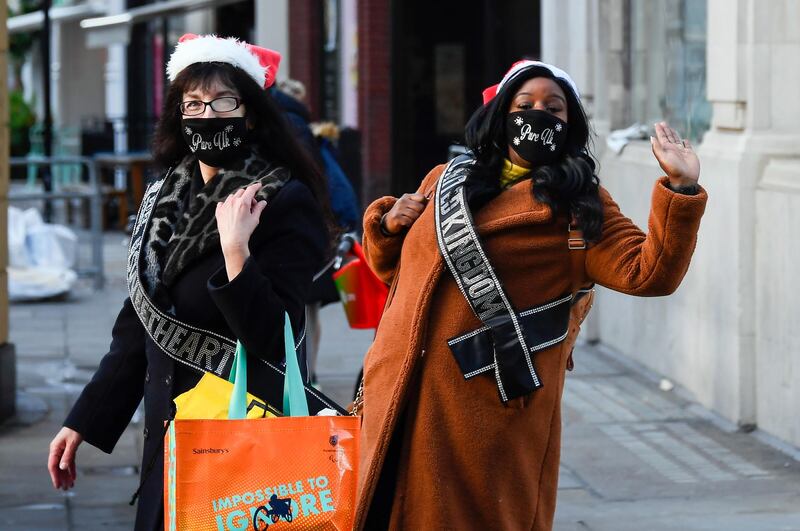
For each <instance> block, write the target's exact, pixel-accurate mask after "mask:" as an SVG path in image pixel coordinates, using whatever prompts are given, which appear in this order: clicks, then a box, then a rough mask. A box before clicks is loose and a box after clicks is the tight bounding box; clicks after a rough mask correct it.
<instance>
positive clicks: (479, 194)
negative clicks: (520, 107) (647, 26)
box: [465, 66, 603, 242]
mask: <svg viewBox="0 0 800 531" xmlns="http://www.w3.org/2000/svg"><path fill="white" fill-rule="evenodd" d="M534 77H547V78H550V79H552V80H553V81H555V82H556V83H557V84H558V85H559V86H560V87H561V89H562V90H563V91H564V94H565V96H566V99H567V116H568V122H569V128H568V130H567V143H566V147H565V150H564V155H563V157H562V158H561V160H560V161H558V162H557V163H553V164H550V165H546V166H539V167H537V168H535V169H534V170H533V173H532V175H531V178H532V180H533V183H534V186H533V195H534V197H535V198H536V199H537V200H538V201H540V202H542V203H545V204H547V205H548V206H550V208H552V209H553V213H554V214H555V215H556V216H567V217H570V218H571V217H574V218H575V220H576V222H577V224H578V226H579V227H580V228H581V230H582V231H583V236H584V238H585V239H586V240H587V241H589V242H596V241H598V240H599V239H600V236H601V232H602V228H603V205H602V202H601V200H600V195H599V192H600V180H599V179H598V177H597V175H596V174H595V168H596V165H595V159H594V157H593V155H592V153H591V151H590V143H591V130H590V126H589V120H588V118H587V117H586V112H585V111H584V109H583V106H582V105H581V102H580V100H578V96H577V95H576V94H575V92H574V91H573V90H572V88H571V87H570V86H569V84H568V83H567V82H566V81H564V80H562V79H559V78H556V77H555V76H554V75H553V74H552V72H550V70H549V69H547V68H544V67H539V66H535V67H531V68H528V69H526V70H524V71H522V72H520V73H519V74H517V75H516V76H515V77H514V78H513V79H511V80H510V81H509V82H507V83H506V84H505V85H504V86H503V88H502V90H500V91H499V92H498V93H497V96H495V97H494V98H493V99H492V100H491V101H490V102H489V103H487V104H486V105H484V106H482V107H481V108H479V109H478V110H477V111H475V113H474V114H473V115H472V117H471V118H470V119H469V122H467V126H466V130H465V140H466V144H467V147H469V148H470V149H471V150H472V152H473V154H474V156H475V158H476V161H475V164H474V165H473V166H472V167H471V169H470V173H469V175H468V176H467V180H466V183H465V187H466V193H467V201H468V202H469V205H470V209H471V210H472V211H473V212H477V211H478V210H479V209H480V208H481V207H483V206H484V205H485V204H486V203H488V202H489V201H490V200H491V199H493V198H494V197H496V196H497V195H498V194H499V193H500V192H501V191H502V190H501V188H500V181H499V178H498V177H499V176H500V174H501V172H502V169H503V160H504V159H505V158H507V157H508V141H507V140H506V116H507V115H508V110H509V108H510V106H511V101H512V100H513V98H514V95H515V94H516V93H517V91H518V90H519V89H520V87H521V86H522V85H523V84H524V83H525V82H526V81H528V80H529V79H531V78H534Z"/></svg>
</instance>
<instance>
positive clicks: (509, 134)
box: [506, 109, 568, 166]
mask: <svg viewBox="0 0 800 531" xmlns="http://www.w3.org/2000/svg"><path fill="white" fill-rule="evenodd" d="M567 129H568V126H567V122H564V121H563V120H560V119H558V118H556V117H555V116H553V115H552V114H550V113H549V112H546V111H540V110H537V109H528V110H525V111H518V112H512V113H509V115H508V117H507V118H506V138H508V144H509V145H510V146H511V148H512V149H513V150H514V151H516V152H517V154H518V155H519V156H520V157H522V158H523V159H525V160H526V161H528V162H530V163H531V164H533V165H535V166H546V165H547V164H552V163H554V162H556V161H557V160H559V159H560V158H561V156H562V154H563V152H564V146H565V145H566V143H567Z"/></svg>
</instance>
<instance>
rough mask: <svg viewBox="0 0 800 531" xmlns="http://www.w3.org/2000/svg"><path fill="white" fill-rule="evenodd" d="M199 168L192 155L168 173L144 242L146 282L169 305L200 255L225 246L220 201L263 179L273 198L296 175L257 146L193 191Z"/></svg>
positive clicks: (266, 195)
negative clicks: (171, 289)
mask: <svg viewBox="0 0 800 531" xmlns="http://www.w3.org/2000/svg"><path fill="white" fill-rule="evenodd" d="M195 171H199V169H197V162H196V159H195V157H194V155H188V156H187V157H185V158H184V159H183V160H182V161H181V162H180V163H179V164H178V165H177V166H176V167H175V168H174V170H173V171H172V172H171V173H168V174H167V176H166V177H165V179H166V180H165V182H164V184H163V186H162V189H161V193H160V194H159V198H158V200H157V202H156V204H155V205H154V207H153V213H152V216H151V221H150V225H149V227H148V228H147V229H146V234H145V238H146V240H145V242H144V243H143V246H144V249H145V251H144V264H143V265H144V267H143V268H142V281H143V285H144V288H145V289H146V290H147V292H148V294H149V295H150V297H151V298H152V299H153V301H154V302H155V303H156V304H158V305H159V306H161V307H163V308H165V309H167V310H169V309H171V304H170V303H169V297H167V293H166V288H169V287H170V286H172V285H173V283H174V282H175V280H176V279H177V277H178V276H179V275H180V274H181V272H183V271H184V270H185V269H186V267H187V266H188V265H189V264H191V263H192V262H193V261H195V260H196V259H197V258H199V257H201V256H203V255H205V254H206V253H208V252H210V251H213V250H219V232H218V231H217V221H216V218H215V212H216V205H217V203H218V202H220V201H224V200H225V198H226V197H228V195H230V194H231V193H233V192H235V191H236V190H238V189H239V188H244V187H245V186H248V185H250V184H252V183H254V182H260V183H261V184H262V185H263V188H262V189H261V191H259V192H258V194H256V199H257V200H262V199H263V200H266V201H269V200H270V199H271V198H272V197H274V196H275V194H276V193H277V192H278V191H279V190H280V189H281V188H282V187H283V185H284V184H286V182H287V181H288V180H289V178H290V175H289V171H288V170H287V169H286V168H283V167H281V166H277V165H275V164H270V163H268V162H266V161H264V159H262V158H261V157H260V156H259V155H258V154H257V153H256V152H255V150H251V151H250V154H249V156H248V157H247V158H245V159H243V160H241V161H240V162H238V163H237V164H236V165H234V166H231V167H230V168H225V169H220V171H219V173H218V174H217V175H216V176H215V177H214V178H213V179H212V180H211V181H209V182H208V183H206V184H205V186H203V187H202V189H201V190H200V191H199V193H197V195H195V196H194V197H190V194H191V190H192V179H193V174H194V172H195Z"/></svg>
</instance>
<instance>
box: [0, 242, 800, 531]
mask: <svg viewBox="0 0 800 531" xmlns="http://www.w3.org/2000/svg"><path fill="white" fill-rule="evenodd" d="M105 258H106V272H107V275H108V279H107V282H106V287H105V289H103V290H102V291H95V290H94V289H93V288H92V286H91V282H90V281H89V280H82V281H80V282H79V284H78V285H77V286H76V288H75V290H74V291H73V293H71V294H70V296H68V297H66V298H64V299H62V300H57V301H47V302H39V303H25V304H14V305H12V306H11V309H10V321H11V340H12V342H14V343H15V345H16V348H17V353H18V354H17V357H18V360H17V361H18V366H17V370H18V401H19V404H20V414H19V415H18V417H17V418H16V419H14V420H12V421H9V422H7V423H5V424H3V425H2V426H0V529H3V530H5V529H12V530H16V529H20V530H38V529H43V530H44V529H46V530H56V529H76V530H78V529H80V530H84V529H129V528H131V527H132V524H133V520H134V515H135V509H134V508H133V507H131V506H129V505H128V501H129V499H130V496H131V494H132V493H133V491H134V490H135V488H136V484H137V477H138V473H139V460H140V457H139V456H140V452H141V444H142V439H141V414H137V415H136V416H135V418H134V422H132V424H131V426H129V427H128V429H127V430H126V432H125V434H124V435H123V437H122V438H121V440H120V442H119V443H118V445H117V448H116V449H115V451H114V453H113V454H111V455H107V454H104V453H103V452H100V451H99V450H97V449H95V448H92V447H91V446H88V445H83V446H82V447H81V449H80V451H79V453H78V479H77V482H76V487H75V489H74V490H73V491H71V492H69V493H66V494H65V493H62V492H57V491H55V490H54V489H53V488H52V486H51V485H50V482H49V478H48V475H47V471H46V466H45V465H46V463H45V460H46V456H47V446H48V444H49V442H50V440H51V438H52V437H53V435H54V434H55V433H56V431H57V430H58V429H59V427H60V425H61V422H62V420H63V418H64V416H65V415H66V413H67V411H68V410H69V408H70V406H71V404H72V403H73V401H74V400H75V398H76V397H77V396H78V393H80V391H81V389H82V387H83V385H84V384H85V383H86V382H87V381H88V379H89V378H90V377H91V375H92V372H93V371H94V369H95V368H96V366H97V364H98V362H99V361H100V358H101V357H102V356H103V354H104V353H105V351H106V349H107V347H108V343H109V341H110V333H111V327H112V325H113V322H114V319H115V317H116V314H117V312H118V311H119V308H120V306H121V303H122V300H123V299H124V298H125V282H124V270H125V239H124V237H123V236H122V235H120V234H109V235H107V237H106V245H105ZM320 319H321V322H322V341H321V345H322V346H321V348H320V354H319V359H318V364H317V371H318V374H319V383H320V386H321V388H322V389H323V391H324V392H325V393H327V394H328V395H329V396H331V397H332V398H334V399H335V400H337V401H338V402H340V403H342V404H347V403H349V402H350V401H351V399H352V395H353V392H354V388H355V385H356V378H357V375H358V372H359V369H360V368H361V364H362V360H363V356H364V354H365V352H366V351H367V349H368V348H369V345H370V344H371V342H372V338H373V334H374V332H373V331H372V330H352V329H350V328H349V327H348V326H347V322H346V319H345V316H344V312H343V311H342V309H341V307H340V306H339V305H338V304H332V305H329V306H326V307H325V308H323V309H322V310H321V314H320ZM575 362H576V369H575V371H574V372H571V373H569V374H568V377H567V383H566V386H565V392H564V404H563V430H564V431H563V437H562V445H563V451H562V466H561V474H560V479H559V501H558V508H557V512H556V522H555V529H556V530H559V531H562V530H563V531H573V530H574V531H585V530H595V531H597V530H600V531H627V530H631V531H633V530H636V531H641V530H648V531H649V530H653V531H668V530H734V531H738V530H742V531H744V530H748V531H749V530H754V531H755V530H757V531H761V530H798V531H800V463H798V461H795V460H793V459H792V458H791V457H789V456H788V455H787V454H784V453H781V452H779V451H777V450H776V449H774V448H773V447H771V446H768V445H766V444H764V443H763V442H762V441H761V440H760V439H759V438H758V437H756V436H754V434H748V433H742V432H739V431H736V429H735V428H733V429H732V428H731V427H727V428H726V427H725V426H723V425H721V424H720V423H718V422H712V420H713V416H712V415H709V414H708V413H707V412H705V411H704V410H703V409H702V408H701V407H699V406H698V405H697V404H695V403H693V402H691V401H689V400H687V399H686V398H683V397H682V396H681V395H679V394H678V393H676V392H664V391H661V390H660V389H659V388H658V385H657V382H653V381H652V379H651V378H648V377H645V376H643V374H642V373H640V372H638V371H637V370H635V368H633V366H632V365H630V364H627V363H620V362H619V361H617V360H615V359H613V358H612V357H609V356H608V355H607V354H606V353H605V352H604V351H603V350H602V349H598V348H595V347H591V346H588V345H582V346H579V347H578V348H577V349H576V352H575Z"/></svg>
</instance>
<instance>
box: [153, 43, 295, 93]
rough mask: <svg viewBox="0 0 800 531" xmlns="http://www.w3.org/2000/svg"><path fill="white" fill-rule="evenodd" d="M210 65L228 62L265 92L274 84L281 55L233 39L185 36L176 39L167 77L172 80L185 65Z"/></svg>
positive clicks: (168, 64)
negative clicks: (239, 69) (176, 43)
mask: <svg viewBox="0 0 800 531" xmlns="http://www.w3.org/2000/svg"><path fill="white" fill-rule="evenodd" d="M211 62H219V63H228V64H231V65H233V66H236V67H238V68H241V69H242V70H244V71H245V72H246V73H247V74H248V75H249V76H250V77H252V78H253V79H254V80H255V82H256V83H258V84H259V85H260V86H263V87H264V88H265V89H267V88H269V87H271V86H272V85H273V83H275V77H276V76H277V74H278V66H279V65H280V62H281V54H280V53H278V52H276V51H274V50H269V49H267V48H262V47H261V46H256V45H254V44H248V43H246V42H243V41H240V40H238V39H235V38H233V37H231V38H222V37H217V36H216V35H195V34H194V33H187V34H185V35H183V36H182V37H181V38H180V39H178V45H177V46H176V47H175V51H174V52H172V55H171V56H170V58H169V62H168V63H167V76H168V77H169V80H170V81H175V78H176V77H177V76H178V74H179V73H180V72H181V71H182V70H183V69H184V68H186V67H187V66H189V65H192V64H195V63H211Z"/></svg>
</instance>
